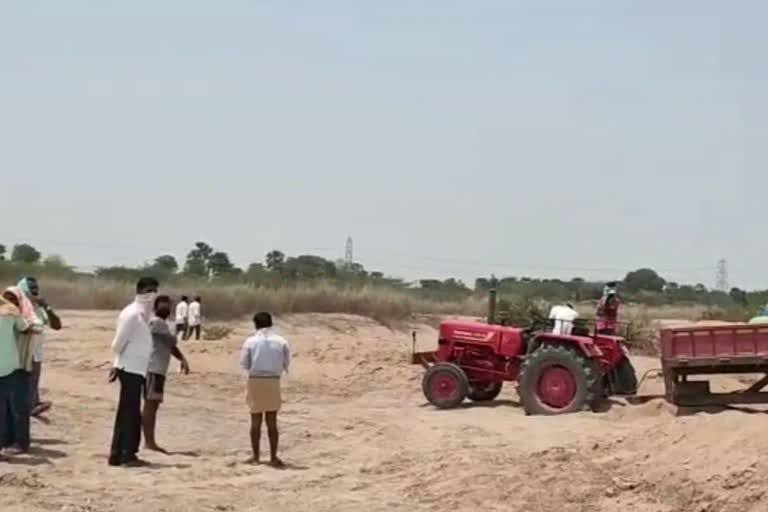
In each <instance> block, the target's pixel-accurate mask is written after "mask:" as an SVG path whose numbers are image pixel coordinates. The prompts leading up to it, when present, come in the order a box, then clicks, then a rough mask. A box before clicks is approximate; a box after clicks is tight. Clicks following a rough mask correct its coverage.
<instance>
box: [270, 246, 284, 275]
mask: <svg viewBox="0 0 768 512" xmlns="http://www.w3.org/2000/svg"><path fill="white" fill-rule="evenodd" d="M284 264H285V254H283V253H282V252H281V251H278V250H274V251H270V252H269V253H268V254H267V269H268V270H269V271H271V272H279V271H280V270H282V268H283V265H284Z"/></svg>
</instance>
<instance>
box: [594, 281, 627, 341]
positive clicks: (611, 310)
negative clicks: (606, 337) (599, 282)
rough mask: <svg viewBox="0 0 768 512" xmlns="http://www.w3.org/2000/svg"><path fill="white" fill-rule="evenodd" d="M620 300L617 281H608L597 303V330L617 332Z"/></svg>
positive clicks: (605, 332) (600, 331)
mask: <svg viewBox="0 0 768 512" xmlns="http://www.w3.org/2000/svg"><path fill="white" fill-rule="evenodd" d="M620 306H621V302H620V301H619V297H618V294H617V293H616V283H608V284H607V285H606V286H605V288H604V289H603V296H602V298H601V299H600V303H599V304H598V305H597V332H598V333H600V334H615V333H616V327H617V326H618V323H619V307H620Z"/></svg>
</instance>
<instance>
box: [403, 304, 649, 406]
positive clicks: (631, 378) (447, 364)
mask: <svg viewBox="0 0 768 512" xmlns="http://www.w3.org/2000/svg"><path fill="white" fill-rule="evenodd" d="M494 298H495V297H493V295H492V299H491V301H492V303H493V302H495V301H494V300H493V299H494ZM492 311H493V306H492V307H491V313H490V314H489V318H493V313H492ZM437 344H438V348H437V350H436V351H431V352H420V353H417V352H415V351H414V353H413V360H412V362H413V363H417V364H421V365H422V366H424V367H425V368H426V370H427V371H426V374H425V375H424V378H423V380H422V390H423V392H424V396H425V397H426V398H427V400H428V401H429V402H430V403H431V404H433V405H434V406H436V407H438V408H441V409H448V408H453V407H457V406H458V405H459V404H461V403H462V402H463V401H464V400H465V399H466V398H469V399H470V400H472V401H475V402H483V401H488V400H493V399H495V398H496V397H497V396H498V395H499V393H500V392H501V388H502V385H503V383H504V382H505V381H509V382H514V381H517V383H518V385H517V391H518V394H519V396H520V401H521V402H522V406H523V408H524V409H525V412H526V413H527V414H546V415H552V414H564V413H570V412H577V411H581V410H583V409H584V407H585V406H588V407H590V408H592V409H593V410H594V409H595V407H596V406H597V405H598V404H599V402H600V401H601V400H602V399H603V398H604V397H606V396H608V395H631V394H634V393H635V392H636V389H637V377H636V375H635V369H634V367H633V366H632V363H631V362H630V360H629V351H628V350H627V348H626V346H625V342H624V339H623V338H620V337H617V336H611V335H605V334H598V333H597V329H595V330H594V331H592V332H583V331H579V332H577V333H575V334H571V335H560V334H553V333H550V332H544V331H535V330H532V329H523V328H517V327H507V326H501V325H493V324H490V323H482V322H464V321H453V320H450V321H444V322H442V323H441V324H440V330H439V336H438V341H437Z"/></svg>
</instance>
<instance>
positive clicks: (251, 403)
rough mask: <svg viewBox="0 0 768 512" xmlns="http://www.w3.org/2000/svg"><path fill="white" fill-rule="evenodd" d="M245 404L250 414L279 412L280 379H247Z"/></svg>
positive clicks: (280, 401)
mask: <svg viewBox="0 0 768 512" xmlns="http://www.w3.org/2000/svg"><path fill="white" fill-rule="evenodd" d="M245 401H246V403H247V404H248V408H249V409H250V410H251V414H260V413H264V412H276V411H279V410H280V405H281V404H282V398H281V396H280V377H249V378H248V392H247V393H246V399H245Z"/></svg>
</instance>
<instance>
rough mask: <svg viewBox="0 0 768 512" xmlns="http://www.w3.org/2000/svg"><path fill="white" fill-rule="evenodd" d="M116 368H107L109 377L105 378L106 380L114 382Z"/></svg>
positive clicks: (116, 373)
mask: <svg viewBox="0 0 768 512" xmlns="http://www.w3.org/2000/svg"><path fill="white" fill-rule="evenodd" d="M117 375H118V370H117V368H114V367H113V368H110V370H109V377H108V378H107V382H115V381H116V380H117Z"/></svg>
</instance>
